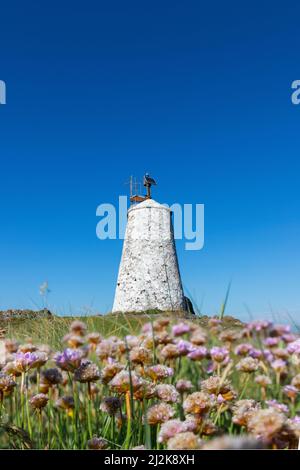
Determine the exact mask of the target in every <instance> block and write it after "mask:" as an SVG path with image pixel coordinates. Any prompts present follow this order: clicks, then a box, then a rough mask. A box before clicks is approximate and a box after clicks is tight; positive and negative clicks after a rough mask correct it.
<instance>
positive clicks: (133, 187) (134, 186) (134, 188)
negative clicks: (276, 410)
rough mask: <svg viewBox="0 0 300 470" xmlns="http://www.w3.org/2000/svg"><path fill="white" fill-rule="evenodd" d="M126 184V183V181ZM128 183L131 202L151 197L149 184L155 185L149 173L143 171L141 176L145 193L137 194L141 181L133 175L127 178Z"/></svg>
mask: <svg viewBox="0 0 300 470" xmlns="http://www.w3.org/2000/svg"><path fill="white" fill-rule="evenodd" d="M127 184H128V183H127ZM129 185H130V202H131V203H132V204H134V203H139V202H143V201H145V200H146V199H151V186H156V181H155V180H154V179H153V178H151V176H150V175H149V173H145V175H144V178H143V186H145V188H146V190H147V193H146V194H145V195H143V196H142V195H141V194H138V193H139V191H140V192H141V186H142V185H141V183H140V182H138V181H137V179H136V178H135V177H133V176H131V177H130V180H129Z"/></svg>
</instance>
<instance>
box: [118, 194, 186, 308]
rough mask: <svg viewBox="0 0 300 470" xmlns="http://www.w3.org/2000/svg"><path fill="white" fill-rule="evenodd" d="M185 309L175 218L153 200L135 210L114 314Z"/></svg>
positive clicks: (129, 227)
mask: <svg viewBox="0 0 300 470" xmlns="http://www.w3.org/2000/svg"><path fill="white" fill-rule="evenodd" d="M150 309H159V310H169V311H178V310H185V300H184V294H183V289H182V283H181V279H180V273H179V267H178V261H177V254H176V248H175V241H174V235H173V226H172V215H171V211H170V209H169V208H167V207H165V206H163V205H161V204H159V203H157V202H156V201H154V200H153V199H147V200H146V201H143V202H141V203H140V204H137V205H136V206H133V207H131V208H130V209H129V210H128V221H127V227H126V234H125V239H124V245H123V252H122V259H121V263H120V268H119V275H118V281H117V287H116V293H115V300H114V305H113V312H132V311H144V310H150Z"/></svg>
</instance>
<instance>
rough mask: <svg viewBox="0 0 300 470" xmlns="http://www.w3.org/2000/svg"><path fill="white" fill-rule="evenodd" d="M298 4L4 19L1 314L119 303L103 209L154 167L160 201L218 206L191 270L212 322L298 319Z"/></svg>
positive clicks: (54, 11) (189, 261) (18, 13)
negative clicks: (294, 97)
mask: <svg viewBox="0 0 300 470" xmlns="http://www.w3.org/2000/svg"><path fill="white" fill-rule="evenodd" d="M297 3H298V2H296V1H294V2H293V1H292V2H288V3H287V2H286V3H285V4H282V3H281V5H279V4H278V3H274V2H270V1H268V2H266V1H259V2H258V1H253V2H251V4H247V5H244V4H243V5H242V4H241V2H232V1H228V2H220V1H219V2H218V1H217V2H213V3H208V2H200V1H189V2H179V1H176V0H173V1H172V2H168V1H155V0H154V1H152V2H138V1H128V2H123V1H114V0H112V1H111V2H101V1H97V2H96V1H90V0H87V1H86V2H84V3H82V2H76V1H72V2H67V1H65V2H58V1H52V2H51V3H44V2H43V3H42V2H40V3H38V2H31V1H29V2H26V3H21V2H15V1H13V0H12V1H10V2H9V3H8V2H7V3H6V4H4V5H2V6H1V19H2V21H1V31H0V43H1V54H0V79H1V80H5V82H6V84H7V104H6V105H5V106H0V159H1V185H0V213H1V226H0V228H1V229H0V309H4V308H31V307H35V306H39V305H41V304H42V299H41V298H40V296H39V289H38V288H39V285H40V284H42V282H43V281H45V280H48V282H49V287H50V289H51V293H50V295H49V304H50V306H51V307H52V308H54V309H55V310H56V312H58V313H61V314H67V313H71V312H72V313H78V312H82V311H85V310H86V308H87V307H90V308H92V309H93V310H95V311H100V312H107V311H109V310H110V308H111V306H112V302H113V295H114V288H115V282H116V277H117V271H118V264H119V260H120V256H121V249H122V241H113V240H109V241H100V240H98V239H97V238H96V232H95V230H96V224H97V221H98V219H97V218H96V207H97V206H98V205H99V204H100V203H102V202H111V203H116V202H117V200H118V195H119V194H126V191H127V190H128V187H126V186H125V185H124V182H125V181H126V180H128V177H129V175H131V174H134V175H136V176H138V177H140V176H142V174H143V173H144V172H145V171H148V172H149V173H150V174H152V175H153V176H154V177H156V178H157V180H158V182H159V185H158V186H157V188H155V198H156V199H157V200H158V201H161V202H167V203H170V204H171V203H173V202H179V203H193V204H195V203H203V204H205V246H204V249H203V250H201V251H198V252H195V251H185V250H184V244H183V242H179V243H178V244H177V246H178V257H179V262H180V268H181V273H182V278H183V283H184V286H185V288H186V289H187V290H188V291H189V292H190V293H191V294H192V296H193V297H194V299H196V301H197V303H198V304H199V305H200V304H202V309H203V312H206V313H209V314H212V313H215V312H217V311H219V308H220V304H221V302H222V300H223V298H224V295H225V291H226V288H227V285H228V282H229V281H230V280H231V279H232V290H231V295H230V299H229V303H228V313H231V314H233V315H236V316H239V317H240V318H246V317H247V313H246V307H245V305H247V306H248V308H249V309H250V310H251V311H252V313H253V315H254V316H257V317H259V316H267V315H269V314H270V312H271V310H272V311H273V312H275V313H280V314H284V313H285V312H286V311H289V312H290V313H292V314H293V315H294V316H295V317H297V316H298V317H297V318H298V320H300V299H299V279H300V250H299V240H300V222H299V203H300V193H299V174H300V163H299V162H300V160H299V135H300V133H299V126H300V106H295V105H292V103H291V99H290V96H291V83H292V81H293V80H296V79H300V63H299V40H300V33H299V17H300V16H299V13H300V6H299V3H298V4H297Z"/></svg>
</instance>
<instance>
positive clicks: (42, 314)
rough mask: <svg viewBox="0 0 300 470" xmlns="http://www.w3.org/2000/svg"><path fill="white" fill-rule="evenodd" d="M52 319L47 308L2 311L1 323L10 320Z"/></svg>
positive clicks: (0, 315)
mask: <svg viewBox="0 0 300 470" xmlns="http://www.w3.org/2000/svg"><path fill="white" fill-rule="evenodd" d="M49 317H52V313H51V312H50V310H48V309H47V308H44V309H42V310H37V311H36V310H15V309H10V310H0V322H1V321H9V320H15V319H19V320H27V319H30V318H32V319H37V318H49Z"/></svg>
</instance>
